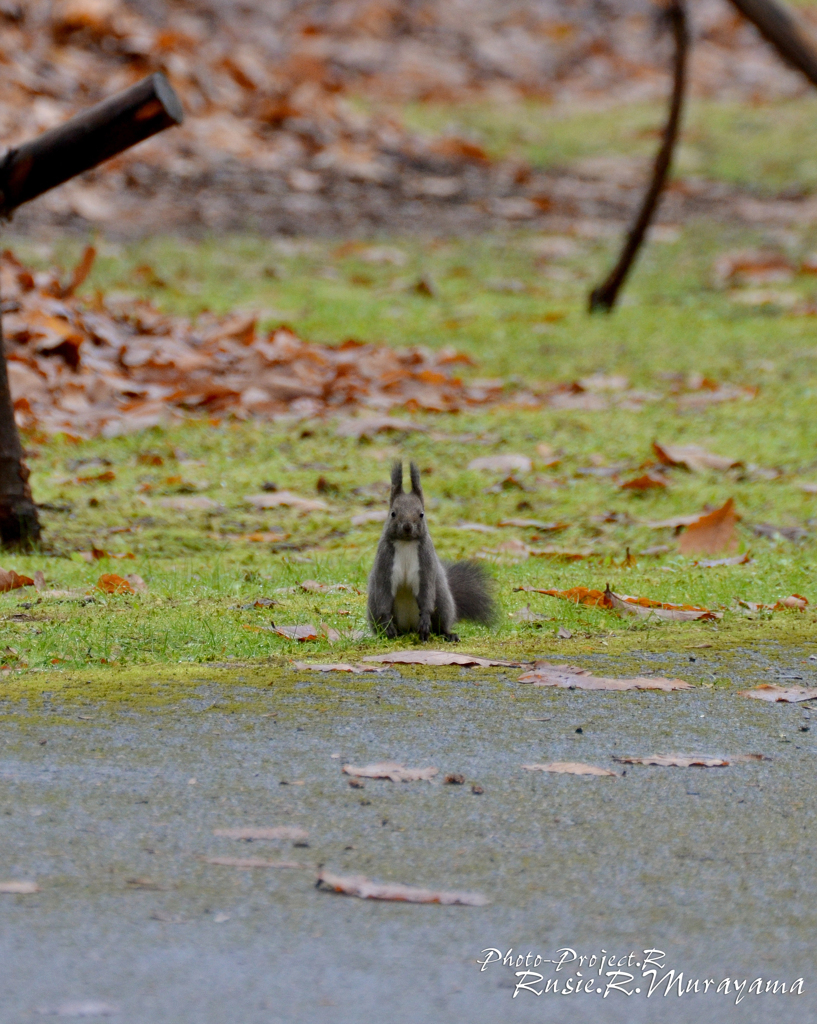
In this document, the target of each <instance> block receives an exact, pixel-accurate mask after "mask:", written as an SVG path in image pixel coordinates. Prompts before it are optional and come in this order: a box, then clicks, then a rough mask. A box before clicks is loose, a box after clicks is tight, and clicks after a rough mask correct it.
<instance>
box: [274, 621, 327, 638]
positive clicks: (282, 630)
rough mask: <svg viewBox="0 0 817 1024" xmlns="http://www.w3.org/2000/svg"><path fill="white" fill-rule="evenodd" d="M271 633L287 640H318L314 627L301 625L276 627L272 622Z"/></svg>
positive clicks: (318, 635) (318, 636)
mask: <svg viewBox="0 0 817 1024" xmlns="http://www.w3.org/2000/svg"><path fill="white" fill-rule="evenodd" d="M272 631H273V632H274V633H277V634H278V635H279V636H284V637H286V638H287V640H298V641H300V642H303V641H304V640H318V639H320V634H319V633H318V632H317V630H316V629H315V627H314V626H310V625H302V626H276V625H275V623H274V622H273V624H272Z"/></svg>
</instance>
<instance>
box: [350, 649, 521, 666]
mask: <svg viewBox="0 0 817 1024" xmlns="http://www.w3.org/2000/svg"><path fill="white" fill-rule="evenodd" d="M363 661H379V662H382V663H383V664H386V665H476V666H477V667H478V668H492V667H494V666H499V667H502V668H521V666H522V663H521V662H519V661H496V660H495V659H493V658H478V657H476V656H475V655H473V654H458V653H455V652H453V651H392V652H391V653H390V654H370V655H368V656H367V657H365V658H363Z"/></svg>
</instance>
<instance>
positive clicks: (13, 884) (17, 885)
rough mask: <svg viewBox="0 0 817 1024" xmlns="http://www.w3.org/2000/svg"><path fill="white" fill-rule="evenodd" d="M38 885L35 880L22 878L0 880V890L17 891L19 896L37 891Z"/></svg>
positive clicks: (38, 889)
mask: <svg viewBox="0 0 817 1024" xmlns="http://www.w3.org/2000/svg"><path fill="white" fill-rule="evenodd" d="M39 891H40V887H39V885H37V883H36V882H30V881H28V880H26V879H23V878H14V879H11V880H9V881H6V882H0V892H7V893H17V894H18V895H20V896H30V895H31V894H32V893H35V892H39Z"/></svg>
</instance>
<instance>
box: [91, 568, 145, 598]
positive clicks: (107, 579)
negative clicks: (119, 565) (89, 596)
mask: <svg viewBox="0 0 817 1024" xmlns="http://www.w3.org/2000/svg"><path fill="white" fill-rule="evenodd" d="M96 585H97V587H98V588H99V590H101V591H103V592H104V593H106V594H135V593H136V588H135V587H134V586H133V585H132V584H131V582H130V581H129V580H126V579H125V577H124V576H117V574H116V573H115V572H106V573H103V575H102V576H100V577H99V579H98V580H97V584H96Z"/></svg>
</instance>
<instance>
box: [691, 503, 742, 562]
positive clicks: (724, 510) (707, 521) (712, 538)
mask: <svg viewBox="0 0 817 1024" xmlns="http://www.w3.org/2000/svg"><path fill="white" fill-rule="evenodd" d="M739 518H740V517H739V516H738V514H737V512H735V502H734V500H733V499H732V498H729V499H728V501H727V502H726V503H725V504H724V505H722V506H721V507H720V508H716V509H715V510H714V511H713V512H707V513H706V514H705V515H702V516H700V517H699V518H698V519H696V520H695V522H693V523H690V524H689V526H687V528H686V530H685V531H684V532H683V533H682V534H681V538H680V540H679V541H678V550H679V551H680V552H681V554H682V555H717V554H720V553H721V552H722V551H734V550H735V548H736V547H737V546H738V537H737V531H736V529H735V527H736V524H737V521H738V519H739Z"/></svg>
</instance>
